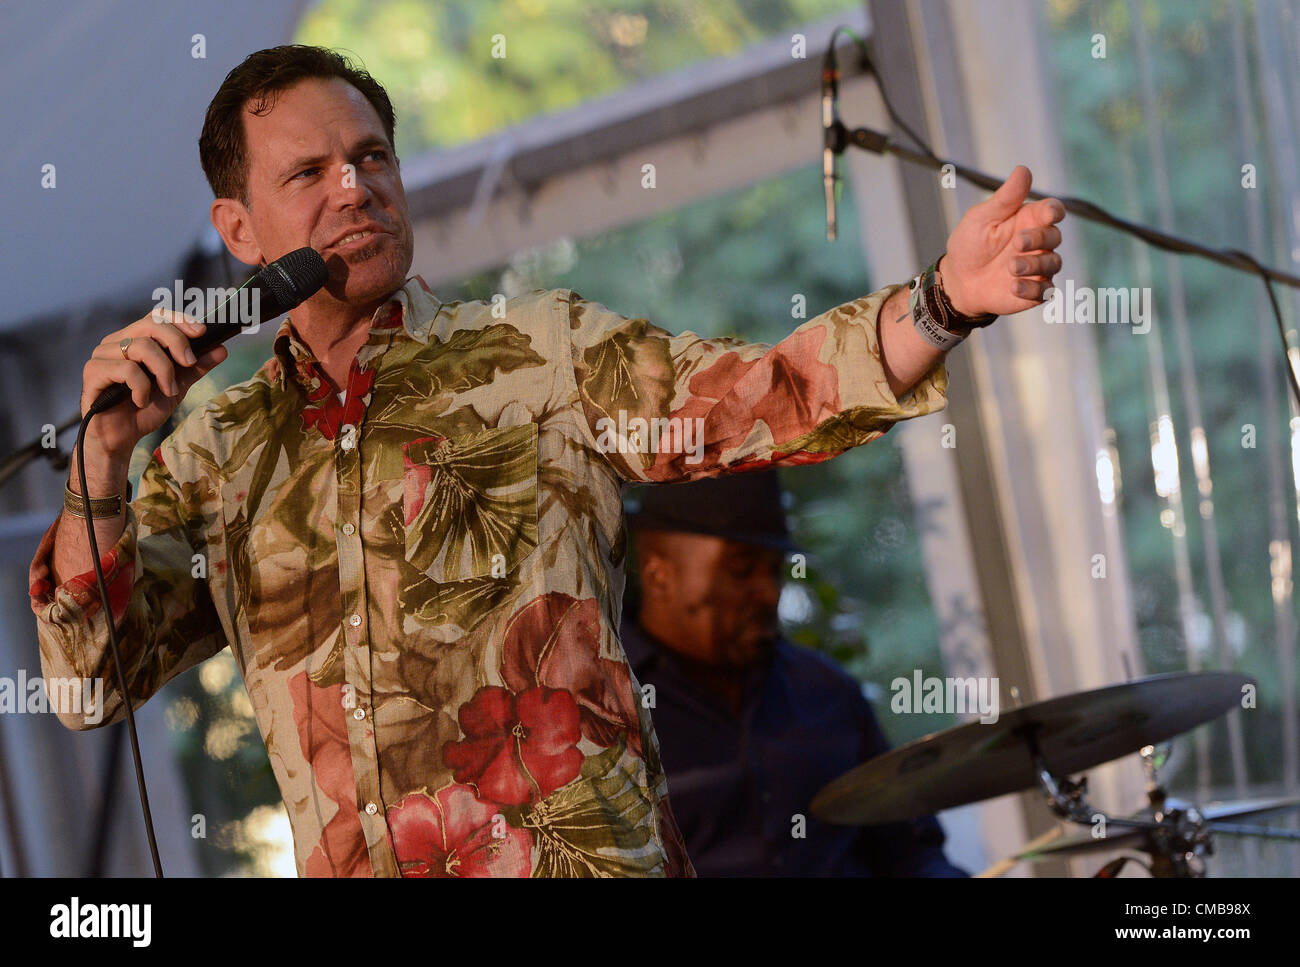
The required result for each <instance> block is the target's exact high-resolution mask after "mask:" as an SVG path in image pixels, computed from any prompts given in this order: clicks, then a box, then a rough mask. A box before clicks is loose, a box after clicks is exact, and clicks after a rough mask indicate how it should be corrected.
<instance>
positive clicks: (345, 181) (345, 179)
mask: <svg viewBox="0 0 1300 967" xmlns="http://www.w3.org/2000/svg"><path fill="white" fill-rule="evenodd" d="M373 198H374V194H373V192H371V190H370V186H369V185H367V184H366V180H365V178H364V177H363V176H362V174H361V172H360V171H358V170H357V167H356V165H353V164H345V165H340V166H339V167H338V169H337V170H336V174H335V179H334V186H333V187H332V188H331V189H330V204H331V206H333V207H334V208H336V209H344V208H365V207H366V205H368V204H369V203H370V201H371V199H373Z"/></svg>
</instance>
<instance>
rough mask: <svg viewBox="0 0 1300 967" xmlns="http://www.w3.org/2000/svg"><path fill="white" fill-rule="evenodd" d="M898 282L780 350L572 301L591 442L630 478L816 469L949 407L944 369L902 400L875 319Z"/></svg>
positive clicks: (798, 332)
mask: <svg viewBox="0 0 1300 967" xmlns="http://www.w3.org/2000/svg"><path fill="white" fill-rule="evenodd" d="M901 288H904V286H902V285H890V286H887V287H885V288H883V289H880V290H878V291H876V292H872V293H871V294H869V295H865V296H862V297H861V298H859V299H854V300H853V301H852V302H846V303H844V304H843V305H839V306H836V307H835V308H834V309H831V310H829V311H827V312H824V313H822V314H821V315H819V316H816V317H815V318H813V319H809V320H808V321H807V322H806V323H804V324H803V325H801V326H799V327H798V328H797V329H795V330H794V332H792V333H791V334H790V335H789V336H787V337H786V338H785V339H783V340H781V341H780V342H778V343H776V344H775V345H767V344H765V343H748V342H743V341H741V340H737V339H727V338H713V339H708V338H704V337H701V336H698V335H696V334H695V333H692V332H683V333H681V334H680V335H676V336H674V335H672V334H671V333H669V332H667V331H665V330H663V329H661V328H659V327H657V326H655V325H653V324H651V323H650V322H649V321H648V320H646V319H628V318H625V317H623V316H620V315H619V314H617V313H615V312H612V311H610V310H609V309H607V308H605V307H604V306H602V305H600V304H599V303H596V302H591V301H588V300H586V299H584V298H582V296H580V295H578V294H577V293H576V292H570V293H569V336H570V342H571V349H572V356H573V369H574V378H575V380H576V382H577V385H578V394H579V397H580V399H581V402H582V407H583V410H584V415H585V417H586V420H585V422H586V424H587V426H588V427H589V429H590V432H591V435H592V440H591V441H590V442H591V443H592V445H593V446H594V447H595V448H596V449H597V450H598V451H600V452H601V453H603V454H605V456H606V458H607V459H608V460H609V461H610V462H611V463H612V464H613V466H614V468H615V469H616V471H617V472H618V473H619V475H620V476H621V477H622V478H623V479H625V480H628V481H639V482H646V481H654V482H666V481H675V480H692V479H695V478H698V477H710V476H716V475H717V474H720V473H725V472H732V471H741V470H754V469H759V468H761V467H767V466H777V465H794V464H803V463H819V462H821V461H823V460H827V459H829V458H831V457H833V456H836V455H837V454H840V453H843V452H844V451H845V450H847V449H849V448H850V447H856V446H861V445H862V444H864V443H869V442H870V441H872V440H874V439H876V438H877V437H879V436H880V435H881V434H883V433H885V432H886V431H887V430H888V429H889V428H890V427H891V426H892V425H893V424H894V423H896V422H898V421H899V420H905V419H909V418H911V417H914V416H922V415H924V414H927V413H933V412H936V411H938V410H941V409H943V407H944V406H945V405H946V402H947V401H946V393H947V385H948V380H947V372H946V370H945V369H944V365H943V362H942V361H940V362H938V363H936V364H935V366H934V368H933V369H932V370H931V371H930V372H929V373H927V374H926V375H925V376H924V377H923V378H922V379H921V380H920V382H918V383H917V384H916V385H915V386H913V387H912V389H911V390H910V391H909V392H907V393H905V394H903V397H902V398H901V399H899V398H896V397H895V396H894V394H893V392H892V391H891V390H890V388H889V381H888V379H887V378H886V376H885V371H884V366H883V364H882V362H881V356H880V343H879V338H878V334H877V328H876V325H877V318H878V316H879V314H880V309H881V306H883V305H884V303H885V301H886V300H887V299H888V298H889V297H890V296H891V295H893V293H894V292H896V291H897V290H898V289H901Z"/></svg>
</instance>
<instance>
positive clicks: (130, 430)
mask: <svg viewBox="0 0 1300 967" xmlns="http://www.w3.org/2000/svg"><path fill="white" fill-rule="evenodd" d="M328 274H329V273H328V270H327V269H326V268H325V261H324V259H322V258H321V256H320V254H319V253H318V252H317V251H316V250H315V249H312V248H309V247H305V248H300V249H297V250H296V251H293V252H290V253H289V254H288V255H285V256H282V257H281V258H279V259H276V260H275V261H274V262H272V263H271V264H270V265H268V266H266V267H265V268H264V269H262V270H261V271H260V272H258V273H257V275H255V276H254V277H253V278H252V279H251V280H250V281H249V282H248V283H247V285H245V286H244V287H243V288H244V289H245V290H252V292H254V293H256V296H257V300H256V303H255V304H256V305H258V307H259V310H260V311H259V316H260V319H273V318H275V317H276V316H278V315H281V314H283V313H285V312H288V311H290V310H292V309H294V308H295V307H297V306H298V305H300V304H301V303H302V302H304V301H306V300H307V299H309V298H310V297H311V296H312V295H314V294H315V293H316V292H317V291H318V290H319V289H320V288H321V287H322V286H323V285H324V284H325V280H326V279H327V278H328ZM244 294H245V295H248V294H249V293H247V292H245V293H244ZM232 304H243V301H242V300H240V299H239V298H238V293H236V295H235V296H232V297H231V298H230V299H229V300H227V301H226V302H225V303H224V304H223V305H221V306H218V307H215V308H213V309H212V311H210V312H209V313H208V314H207V315H206V316H205V317H204V319H205V320H213V319H214V318H216V319H222V318H224V317H225V309H226V307H227V306H230V305H232ZM260 319H259V320H256V321H260ZM246 321H248V322H252V321H255V320H246ZM239 331H240V326H238V325H215V324H213V323H212V322H210V321H209V322H204V321H202V320H194V319H190V318H188V317H187V316H185V315H184V314H182V313H180V312H175V311H171V310H161V309H157V308H155V309H153V310H151V311H150V312H149V314H148V315H146V316H145V317H144V318H142V319H137V320H136V321H135V322H133V323H131V324H130V325H129V326H126V327H124V328H122V329H119V330H117V331H116V332H113V333H109V334H108V335H107V336H105V337H104V339H103V341H101V342H100V344H99V345H98V346H96V347H95V350H94V352H93V353H92V354H91V358H90V361H89V362H87V363H86V365H85V367H84V369H83V371H82V390H81V412H82V413H83V414H87V413H90V412H91V409H92V408H93V409H94V410H95V413H96V416H95V418H94V419H93V420H91V421H90V424H89V426H88V427H87V428H86V443H87V456H88V457H90V456H92V455H93V456H94V457H95V459H94V461H93V462H94V463H95V464H96V465H97V467H99V468H101V469H102V470H104V471H106V472H105V473H99V474H96V473H93V472H92V471H91V469H90V463H91V461H89V460H88V461H87V475H88V476H90V477H92V480H90V481H88V483H90V486H91V488H92V490H93V489H94V480H93V478H94V477H96V476H100V477H104V476H107V477H110V478H114V479H115V478H116V477H118V476H119V473H117V472H113V471H114V470H120V471H121V472H122V473H124V472H125V467H126V466H127V464H129V462H130V459H131V451H132V450H134V449H135V445H136V444H137V443H139V442H140V440H141V439H143V438H144V437H145V436H147V435H148V434H150V433H152V432H153V431H154V430H156V429H158V428H159V427H160V426H162V425H163V424H164V423H165V422H166V421H167V418H168V417H169V416H171V414H172V413H173V412H175V410H176V408H177V407H178V406H179V405H180V403H181V400H183V399H184V398H185V394H186V393H187V392H189V390H190V387H192V386H193V385H194V384H195V383H196V382H197V381H198V380H199V379H200V378H201V377H202V376H203V375H204V374H206V373H207V372H209V371H210V370H211V369H212V368H213V367H215V366H217V365H218V364H219V363H221V362H222V361H223V360H224V359H225V358H226V356H227V355H229V353H228V351H227V350H226V348H225V347H224V346H222V345H221V343H223V342H225V341H226V340H227V339H229V338H231V337H232V336H234V335H235V334H236V333H238V332H239ZM127 400H129V401H130V402H131V403H132V404H133V405H131V406H121V405H119V404H120V403H122V402H126V401H127ZM102 482H103V483H106V484H107V483H108V481H102Z"/></svg>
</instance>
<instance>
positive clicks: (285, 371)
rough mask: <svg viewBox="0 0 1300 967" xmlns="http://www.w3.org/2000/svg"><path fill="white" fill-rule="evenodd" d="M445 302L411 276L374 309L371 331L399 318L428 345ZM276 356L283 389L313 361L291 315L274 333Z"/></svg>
mask: <svg viewBox="0 0 1300 967" xmlns="http://www.w3.org/2000/svg"><path fill="white" fill-rule="evenodd" d="M443 305H444V303H443V301H442V300H441V299H439V298H438V297H437V295H435V294H434V292H433V290H432V289H430V288H429V286H428V283H426V282H425V281H424V279H423V278H421V277H420V276H418V275H413V276H411V277H410V278H409V279H407V280H406V282H405V283H403V285H402V287H401V288H400V289H398V290H397V291H396V292H394V293H393V294H392V296H391V297H390V298H389V299H388V301H387V302H385V303H384V304H383V305H382V306H380V307H379V308H378V309H376V310H375V314H374V315H373V316H371V318H370V332H371V333H376V332H384V331H385V330H387V329H389V328H391V327H392V326H393V325H394V322H395V320H396V319H397V318H399V316H398V314H399V313H400V319H401V324H402V329H403V331H404V332H405V333H406V334H407V335H408V336H410V337H411V338H412V339H414V340H416V341H417V342H421V343H427V342H428V341H429V335H430V333H431V332H432V331H433V323H434V320H435V319H437V316H438V313H439V312H441V311H442V307H443ZM274 349H275V356H276V358H277V359H278V360H279V363H280V365H279V367H278V372H277V373H276V381H277V382H278V383H279V385H280V388H281V389H283V388H284V385H285V380H286V379H287V378H288V375H289V374H290V373H292V372H295V371H296V369H297V367H298V365H299V364H300V363H309V362H314V361H315V359H316V357H315V356H314V355H313V354H312V351H311V350H310V349H309V348H308V347H307V344H306V343H304V342H303V341H302V339H301V338H300V337H299V335H298V333H297V331H296V330H295V329H294V328H293V316H292V314H291V315H288V316H285V318H284V321H283V322H282V323H280V328H279V329H278V330H277V331H276V334H275V342H274Z"/></svg>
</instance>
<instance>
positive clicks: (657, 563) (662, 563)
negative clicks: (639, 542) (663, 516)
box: [640, 542, 676, 598]
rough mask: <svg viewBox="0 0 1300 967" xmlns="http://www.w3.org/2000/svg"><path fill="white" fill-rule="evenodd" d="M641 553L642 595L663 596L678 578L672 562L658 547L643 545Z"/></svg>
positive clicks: (643, 596) (644, 596)
mask: <svg viewBox="0 0 1300 967" xmlns="http://www.w3.org/2000/svg"><path fill="white" fill-rule="evenodd" d="M647 543H648V542H647ZM641 554H642V557H641V574H640V578H641V597H642V598H647V597H651V596H653V597H656V598H658V597H661V596H662V595H663V594H665V592H666V591H667V589H668V588H669V587H670V586H671V585H672V584H673V583H674V582H675V580H676V575H675V574H674V573H673V566H672V562H671V561H669V560H668V558H667V557H665V556H664V554H662V553H661V552H660V551H659V550H658V549H653V548H648V547H642V548H641Z"/></svg>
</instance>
